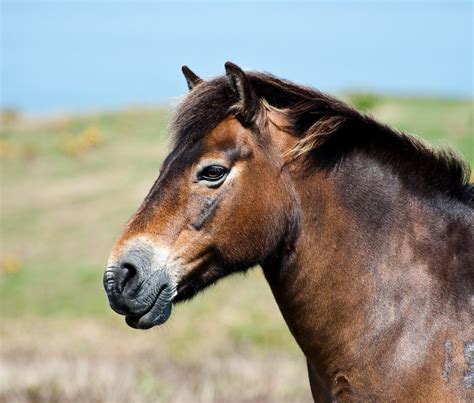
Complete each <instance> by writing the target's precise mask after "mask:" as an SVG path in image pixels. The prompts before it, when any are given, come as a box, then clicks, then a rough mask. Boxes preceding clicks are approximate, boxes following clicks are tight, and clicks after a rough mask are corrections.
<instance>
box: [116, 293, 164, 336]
mask: <svg viewBox="0 0 474 403" xmlns="http://www.w3.org/2000/svg"><path fill="white" fill-rule="evenodd" d="M163 291H164V288H163V289H161V290H160V292H159V293H158V294H157V296H156V297H155V299H154V301H153V302H152V303H151V304H150V305H149V306H148V308H146V309H145V310H144V311H143V312H142V313H140V314H139V315H125V322H126V323H127V325H128V326H130V327H132V328H134V329H143V330H145V329H150V328H152V327H153V326H158V325H161V324H163V323H165V322H166V321H167V320H168V319H169V317H170V316H171V310H172V300H171V299H169V300H163V299H162V298H160V295H162V294H163Z"/></svg>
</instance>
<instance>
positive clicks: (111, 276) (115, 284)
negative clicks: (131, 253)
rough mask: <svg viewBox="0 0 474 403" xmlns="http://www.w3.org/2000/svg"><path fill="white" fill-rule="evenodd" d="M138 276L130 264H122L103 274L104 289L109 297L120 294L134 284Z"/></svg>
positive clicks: (133, 266)
mask: <svg viewBox="0 0 474 403" xmlns="http://www.w3.org/2000/svg"><path fill="white" fill-rule="evenodd" d="M137 276H138V270H137V267H136V266H135V265H134V264H133V263H131V262H122V263H121V264H120V266H119V267H118V268H115V269H111V270H107V271H106V272H105V273H104V288H105V290H106V292H107V294H109V295H113V294H115V295H117V294H122V293H123V292H124V291H126V290H127V288H129V286H130V285H131V284H133V283H135V281H134V280H136V278H137Z"/></svg>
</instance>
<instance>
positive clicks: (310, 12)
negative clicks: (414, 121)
mask: <svg viewBox="0 0 474 403" xmlns="http://www.w3.org/2000/svg"><path fill="white" fill-rule="evenodd" d="M1 10H2V15H1V16H2V21H1V33H2V37H1V58H2V63H1V68H2V70H1V81H2V87H1V100H0V105H1V106H2V107H15V108H17V109H19V110H22V111H25V112H29V113H44V112H46V113H48V112H55V111H74V110H89V109H100V108H115V107H121V106H127V105H136V104H161V103H167V102H170V101H173V100H174V99H176V98H177V97H178V96H180V95H181V94H183V92H184V91H185V90H186V86H185V82H184V79H183V78H182V75H181V72H180V67H181V65H182V64H188V65H189V66H190V67H191V68H192V69H193V70H194V71H195V72H197V73H198V74H199V75H202V76H203V77H208V76H212V75H217V74H222V73H223V65H224V63H225V61H227V60H232V61H233V62H235V63H237V64H240V65H241V66H242V67H244V68H250V69H258V70H266V71H269V72H271V73H273V74H276V75H279V76H282V77H284V78H288V79H291V80H294V81H297V82H302V83H305V84H310V85H313V86H315V87H317V88H319V89H322V90H325V91H329V92H342V91H345V90H367V91H375V92H381V93H390V94H408V95H409V94H416V95H430V96H437V95H440V96H450V97H469V96H472V93H473V77H472V74H473V73H472V71H473V43H472V41H473V31H472V30H473V27H472V24H473V22H472V20H473V14H472V13H473V5H472V3H471V2H467V1H466V2H454V1H447V2H318V3H314V2H313V3H309V2H304V3H303V2H277V3H274V2H260V3H252V2H226V3H222V2H212V3H211V2H200V3H181V2H180V3H178V2H173V3H171V2H170V3H162V2H154V3H152V2H143V1H142V2H140V1H134V2H131V1H129V2H103V1H102V2H92V1H88V2H59V1H55V2H38V1H37V2H31V1H30V2H26V1H3V2H2V4H1Z"/></svg>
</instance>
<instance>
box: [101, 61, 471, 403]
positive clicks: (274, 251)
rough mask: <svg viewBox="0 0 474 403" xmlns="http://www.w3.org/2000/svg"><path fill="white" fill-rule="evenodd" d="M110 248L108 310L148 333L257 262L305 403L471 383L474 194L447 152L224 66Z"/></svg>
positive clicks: (389, 396)
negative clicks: (301, 360) (306, 394)
mask: <svg viewBox="0 0 474 403" xmlns="http://www.w3.org/2000/svg"><path fill="white" fill-rule="evenodd" d="M225 67H226V74H225V75H224V76H220V77H217V78H214V79H212V80H209V81H203V80H201V79H200V78H199V77H197V76H196V75H195V74H194V73H192V72H191V70H189V69H188V68H187V67H183V72H184V75H185V77H186V79H187V81H188V86H189V88H190V93H189V94H188V95H187V96H186V97H185V98H184V100H183V101H182V102H181V104H180V105H179V106H178V108H177V110H176V114H175V117H174V121H173V123H172V126H171V129H172V133H173V148H172V152H171V153H170V154H169V156H168V157H167V158H166V160H165V161H164V163H163V166H162V168H161V172H160V175H159V177H158V179H157V180H156V182H155V184H154V185H153V187H152V188H151V191H150V193H149V194H148V196H147V197H146V199H145V200H144V202H143V204H142V205H141V207H140V208H139V209H138V211H137V212H136V213H135V215H134V216H133V217H132V218H131V219H130V221H129V222H128V224H127V225H126V227H125V229H124V231H123V233H122V234H121V235H120V237H119V238H118V240H117V242H116V243H115V245H114V247H113V249H112V252H111V254H110V258H109V260H108V264H107V269H106V272H105V275H104V285H105V289H106V291H107V295H108V298H109V301H110V305H111V307H112V308H113V309H114V310H115V311H116V312H118V313H120V314H122V315H125V318H126V321H127V323H128V324H129V325H130V326H132V327H135V328H138V329H147V328H150V327H152V326H155V325H159V324H161V323H163V322H165V321H166V320H167V319H168V317H169V316H170V314H171V306H172V304H173V303H176V302H178V301H183V300H186V299H189V298H191V297H192V296H193V295H195V294H196V293H197V292H199V291H200V290H202V289H203V288H205V287H207V286H208V285H210V284H212V283H214V282H215V281H217V280H218V279H220V278H222V277H224V276H227V275H228V274H230V273H234V272H238V271H243V270H247V269H248V268H250V267H252V266H255V265H260V266H261V267H262V269H263V272H264V273H265V277H266V279H267V281H268V283H269V284H270V287H271V289H272V291H273V294H274V296H275V299H276V301H277V303H278V305H279V307H280V309H281V312H282V313H283V316H284V318H285V320H286V322H287V324H288V327H289V328H290V330H291V332H292V334H293V336H294V337H295V339H296V341H297V342H298V344H299V346H300V347H301V349H302V351H303V352H304V354H305V356H306V359H307V365H308V371H309V378H310V384H311V390H312V393H313V397H314V399H315V401H413V400H416V401H427V402H434V401H460V400H464V401H467V400H471V399H473V385H474V340H473V337H474V335H473V307H474V295H473V289H474V274H473V268H474V188H473V186H472V185H471V184H469V182H468V181H469V179H468V178H469V167H468V165H467V164H466V163H465V162H463V161H462V160H461V159H459V158H458V157H456V156H455V155H453V154H452V153H450V152H446V151H436V150H433V149H432V148H430V147H428V146H427V145H425V144H424V143H423V142H421V141H420V140H418V139H416V138H414V137H412V136H409V135H407V134H404V133H401V132H398V131H395V130H392V129H390V128H388V127H387V126H385V125H383V124H381V123H378V122H376V121H375V120H374V119H372V118H371V117H369V116H367V115H365V114H362V113H360V112H358V111H356V110H354V109H352V108H351V107H349V106H348V105H346V104H344V103H343V102H341V101H339V100H337V99H334V98H332V97H330V96H328V95H326V94H323V93H321V92H319V91H316V90H314V89H311V88H306V87H302V86H299V85H296V84H293V83H291V82H288V81H285V80H281V79H278V78H276V77H274V76H271V75H269V74H263V73H257V72H244V71H242V70H241V69H240V68H239V67H238V66H236V65H234V64H232V63H226V66H225Z"/></svg>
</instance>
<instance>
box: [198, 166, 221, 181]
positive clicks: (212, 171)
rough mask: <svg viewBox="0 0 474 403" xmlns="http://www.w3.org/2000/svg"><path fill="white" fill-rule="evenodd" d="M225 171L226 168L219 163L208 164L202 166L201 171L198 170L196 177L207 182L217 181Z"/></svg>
mask: <svg viewBox="0 0 474 403" xmlns="http://www.w3.org/2000/svg"><path fill="white" fill-rule="evenodd" d="M227 172H228V169H227V168H225V167H223V166H221V165H209V166H207V167H204V168H203V169H202V170H201V172H199V174H198V179H199V180H204V181H209V182H217V181H219V180H221V179H222V178H224V176H225V175H226V174H227Z"/></svg>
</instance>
